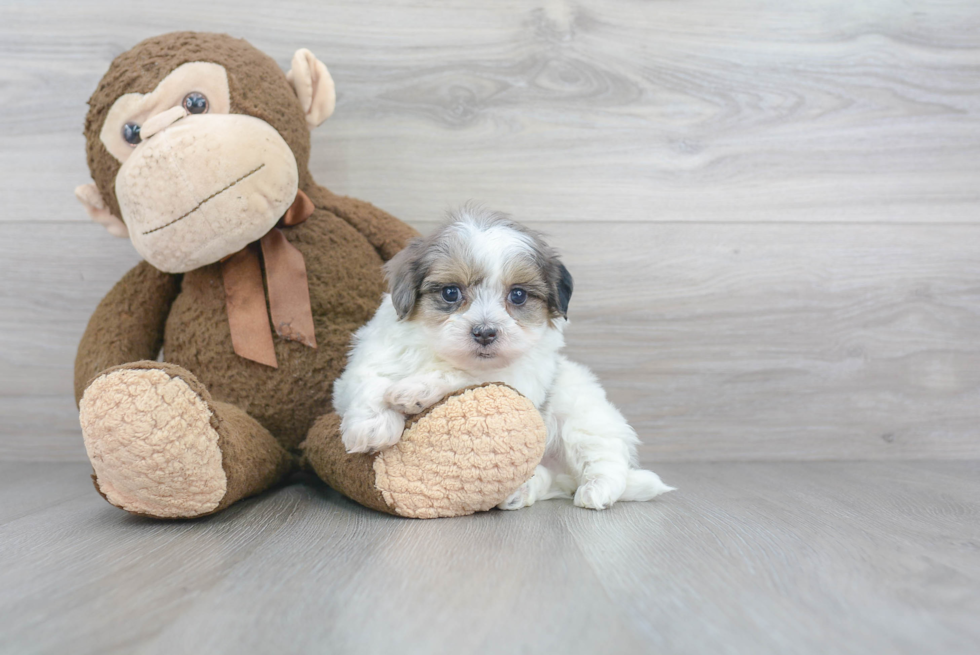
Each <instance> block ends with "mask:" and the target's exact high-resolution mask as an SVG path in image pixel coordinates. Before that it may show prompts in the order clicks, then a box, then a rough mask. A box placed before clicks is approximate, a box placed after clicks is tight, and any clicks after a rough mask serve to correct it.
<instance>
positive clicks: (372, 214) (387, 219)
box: [310, 187, 419, 261]
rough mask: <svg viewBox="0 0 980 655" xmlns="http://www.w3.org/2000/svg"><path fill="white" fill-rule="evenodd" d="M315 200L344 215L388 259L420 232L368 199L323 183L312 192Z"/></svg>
mask: <svg viewBox="0 0 980 655" xmlns="http://www.w3.org/2000/svg"><path fill="white" fill-rule="evenodd" d="M310 199H311V200H312V201H313V204H314V205H316V206H317V207H319V208H320V209H326V210H327V211H330V212H333V213H334V214H336V215H337V216H339V217H340V218H342V219H344V220H345V221H347V222H348V223H350V224H351V226H352V227H353V228H354V229H355V230H357V231H358V232H360V233H361V234H362V235H364V237H365V238H366V239H367V240H368V243H370V244H371V245H372V246H374V249H375V250H377V251H378V254H379V255H381V258H382V259H384V260H385V261H388V260H389V259H391V258H392V257H394V256H395V254H397V253H398V251H399V250H401V249H402V248H404V247H405V246H406V245H408V242H409V241H411V240H412V239H414V238H415V237H417V236H419V233H418V232H417V231H416V230H415V229H414V228H412V227H411V226H409V225H407V224H405V223H403V222H401V221H400V220H398V219H397V218H395V217H394V216H392V215H391V214H389V213H388V212H386V211H383V210H381V209H378V208H377V207H375V206H374V205H372V204H371V203H369V202H365V201H363V200H358V199H357V198H349V197H347V196H338V195H337V194H335V193H333V192H332V191H329V190H327V189H325V188H323V187H317V188H316V191H314V193H312V194H310Z"/></svg>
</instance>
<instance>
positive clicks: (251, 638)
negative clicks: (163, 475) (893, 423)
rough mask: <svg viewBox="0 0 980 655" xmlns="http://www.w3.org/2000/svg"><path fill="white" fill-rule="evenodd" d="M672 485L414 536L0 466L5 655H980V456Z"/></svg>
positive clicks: (340, 505)
mask: <svg viewBox="0 0 980 655" xmlns="http://www.w3.org/2000/svg"><path fill="white" fill-rule="evenodd" d="M658 470H659V471H660V473H661V474H662V475H663V477H664V479H665V480H667V481H668V482H670V483H672V484H674V485H677V486H678V487H679V491H677V492H674V493H672V494H669V495H668V496H665V497H663V498H662V499H661V500H659V501H654V502H650V503H644V504H637V503H633V504H623V505H618V506H616V507H614V508H613V509H612V510H611V511H607V512H600V513H597V512H592V511H587V510H581V509H578V508H575V507H572V506H571V505H570V504H569V503H567V502H564V501H549V502H545V503H541V504H539V505H537V506H535V507H532V508H530V509H528V510H522V511H519V512H510V513H507V512H496V511H495V512H490V513H486V514H482V515H477V516H473V517H467V518H460V519H445V520H437V521H412V520H403V519H396V518H393V517H389V516H386V515H382V514H378V513H375V512H372V511H370V510H366V509H363V508H361V507H357V506H355V505H352V504H351V503H350V502H348V501H346V500H345V499H343V498H341V497H339V496H338V495H337V494H336V493H334V492H332V491H330V490H329V489H327V488H325V487H322V486H314V485H312V484H294V485H291V486H288V487H285V488H282V489H279V490H276V491H274V492H271V493H269V494H267V495H265V496H262V497H260V498H257V499H253V500H250V501H246V502H244V503H241V504H239V505H237V506H235V507H233V508H232V509H230V510H228V511H226V512H224V513H222V514H220V515H217V516H214V517H212V518H209V519H203V520H198V521H190V522H177V523H173V522H158V521H152V520H148V519H140V518H136V517H132V516H129V515H127V514H125V513H124V512H121V511H119V510H117V509H115V508H113V507H111V506H110V505H108V504H107V503H105V502H104V501H103V500H102V499H101V498H100V497H99V496H97V495H96V493H95V491H94V490H93V489H92V488H91V485H90V484H89V480H88V469H87V466H86V465H85V464H77V463H43V464H42V463H38V464H16V465H12V464H5V465H0V563H2V564H0V652H2V653H5V654H6V653H11V654H14V653H16V654H18V655H23V654H27V653H72V654H73V655H82V654H85V653H99V654H100V655H107V654H110V653H136V652H139V653H166V654H168V655H172V654H180V653H195V654H198V653H236V654H246V653H399V654H400V653H444V652H445V653H508V654H510V653H639V652H649V653H705V654H709V653H710V654H711V655H717V654H719V653H752V654H753V655H757V654H765V653H778V654H780V655H785V654H788V653H813V654H821V655H823V654H826V653H835V654H841V653H868V654H874V655H879V654H883V653H944V655H950V654H954V653H964V654H967V653H969V654H975V653H977V652H980V621H978V620H977V619H978V616H980V462H977V461H963V462H936V461H923V462H877V463H872V462H807V463H788V462H781V463H747V462H742V463H686V464H685V463H670V464H664V465H661V466H659V467H658Z"/></svg>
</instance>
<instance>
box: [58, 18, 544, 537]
mask: <svg viewBox="0 0 980 655" xmlns="http://www.w3.org/2000/svg"><path fill="white" fill-rule="evenodd" d="M334 98H335V96H334V86H333V81H332V80H331V78H330V74H329V73H328V72H327V69H326V67H325V66H324V65H323V64H322V63H321V62H319V61H318V60H317V59H316V57H314V56H313V54H312V53H310V52H309V51H308V50H299V51H298V52H297V53H296V55H295V57H294V58H293V61H292V69H291V70H290V71H289V72H288V73H286V74H284V73H283V72H282V71H281V70H280V69H279V67H278V66H277V65H276V63H275V62H274V61H273V60H272V59H271V58H269V57H268V56H266V55H264V54H263V53H261V52H259V51H258V50H256V49H255V48H254V47H252V46H251V45H249V44H248V43H247V42H245V41H243V40H238V39H233V38H231V37H229V36H226V35H219V34H203V33H193V32H180V33H173V34H167V35H163V36H159V37H155V38H151V39H148V40H146V41H143V42H142V43H140V44H138V45H137V46H135V47H134V48H133V49H131V50H129V51H127V52H125V53H123V54H121V55H120V56H119V57H117V58H116V59H115V60H114V61H113V62H112V64H111V66H110V67H109V71H108V72H107V73H106V74H105V76H104V77H103V79H102V81H101V82H100V84H99V86H98V88H97V89H96V91H95V93H94V94H93V95H92V97H91V99H90V100H89V112H88V116H87V118H86V121H85V137H86V147H87V155H88V164H89V169H90V171H91V174H92V178H93V180H94V184H88V185H84V186H81V187H79V188H78V189H77V190H76V195H77V196H78V198H79V200H80V201H81V202H82V203H83V204H84V205H85V207H86V209H87V211H88V213H89V215H90V216H91V217H92V218H93V220H95V221H97V222H98V223H101V224H102V225H104V226H105V227H106V229H108V231H109V232H110V233H112V234H114V235H116V236H121V237H128V238H129V239H130V240H131V241H132V243H133V246H134V247H135V248H136V250H137V251H138V252H139V253H140V255H142V257H143V258H144V260H145V261H143V262H141V263H140V264H138V265H137V266H136V267H135V268H133V269H132V270H131V271H129V272H128V273H127V274H126V275H125V276H124V277H123V278H122V279H121V280H120V281H119V282H118V283H117V284H116V285H115V287H113V289H112V290H111V291H110V292H109V294H108V295H107V296H106V297H105V298H104V299H103V300H102V302H101V303H100V304H99V306H98V308H97V309H96V310H95V313H94V314H93V315H92V318H91V320H90V321H89V324H88V327H87V329H86V330H85V333H84V336H83V337H82V340H81V344H80V345H79V348H78V356H77V359H76V362H75V396H76V401H77V402H78V403H79V411H80V421H81V425H82V434H83V438H84V441H85V447H86V451H87V453H88V456H89V459H90V460H91V463H92V468H93V471H94V473H93V476H92V477H93V481H94V483H95V486H96V489H97V490H98V491H99V493H101V494H102V495H103V496H104V497H105V499H106V500H108V501H109V502H110V503H112V504H113V505H115V506H117V507H120V508H122V509H124V510H126V511H128V512H131V513H134V514H140V515H146V516H152V517H158V518H193V517H198V516H203V515H206V514H211V513H214V512H217V511H220V510H222V509H224V508H225V507H228V506H229V505H231V504H232V503H234V502H236V501H238V500H240V499H242V498H245V497H247V496H251V495H253V494H256V493H259V492H261V491H263V490H265V489H268V488H269V487H270V486H272V485H274V484H276V483H278V482H280V481H282V480H284V479H285V478H286V477H288V476H289V475H290V474H291V473H293V472H294V471H296V470H298V469H299V468H301V467H305V468H306V469H308V470H311V471H313V472H315V473H316V474H317V475H319V476H320V477H321V478H322V479H323V480H324V481H325V482H326V483H327V484H329V485H331V486H332V487H334V488H335V489H337V490H338V491H340V492H341V493H344V494H346V495H347V496H349V497H351V498H352V499H354V500H356V501H358V502H360V503H362V504H364V505H366V506H369V507H373V508H375V509H378V510H381V511H386V512H390V513H394V514H399V515H403V516H415V517H435V516H456V515H462V514H468V513H471V512H474V511H480V510H486V509H489V508H491V507H494V506H495V505H497V504H498V503H500V502H501V501H503V500H504V499H505V498H506V497H507V496H508V495H510V494H511V493H512V492H513V491H515V490H516V489H517V488H518V487H519V486H520V485H521V484H522V483H523V482H524V481H526V480H527V479H528V478H530V477H531V475H532V473H533V471H534V467H535V465H536V464H537V462H538V461H539V460H540V458H541V456H542V454H543V449H544V426H543V424H542V421H541V417H540V416H539V415H538V413H537V411H536V410H535V409H534V408H533V406H532V405H531V404H530V403H529V402H528V401H527V400H526V399H524V398H523V397H522V396H520V395H519V394H517V393H516V392H515V391H513V390H511V389H509V388H507V387H504V386H500V385H489V386H484V387H479V388H475V389H467V390H463V391H461V392H459V393H457V394H455V395H454V396H452V397H450V398H447V399H445V400H444V401H443V402H442V403H440V404H437V405H436V406H434V407H433V408H432V409H431V410H430V411H428V412H426V413H425V414H424V415H421V416H418V417H413V419H412V421H411V423H410V424H409V425H408V426H407V427H406V432H405V435H404V437H403V439H402V440H401V442H399V443H398V444H396V445H395V446H394V447H392V448H390V449H388V450H385V451H383V452H381V453H375V454H359V455H350V454H348V453H346V452H345V450H344V448H343V445H342V443H341V440H340V435H339V429H338V428H339V417H337V416H336V415H335V414H334V413H333V411H332V408H331V405H330V396H331V389H332V386H333V381H334V379H335V378H336V377H337V376H338V375H339V374H340V372H341V371H342V369H343V367H344V364H345V352H346V349H347V346H348V341H349V339H350V336H351V333H352V332H353V331H354V330H356V329H357V328H358V327H359V326H360V325H362V324H363V323H365V322H366V321H367V320H368V319H369V318H370V317H371V316H372V314H373V313H374V311H375V309H376V308H377V306H378V303H379V301H380V299H381V296H382V294H383V292H384V291H385V284H384V279H383V275H382V268H381V267H382V264H383V262H384V261H385V260H387V259H389V258H390V257H392V256H393V255H394V254H395V253H397V252H398V251H399V250H400V249H401V248H402V247H404V246H405V244H406V243H407V242H408V241H409V240H410V239H411V238H413V237H414V236H416V232H415V231H414V230H413V229H412V228H410V227H408V226H407V225H405V224H404V223H402V222H401V221H399V220H397V219H395V218H394V217H392V216H390V215H388V214H387V213H385V212H383V211H381V210H379V209H377V208H375V207H374V206H372V205H370V204H368V203H366V202H363V201H360V200H355V199H353V198H347V197H342V196H337V195H335V194H333V193H331V192H330V191H328V190H327V189H325V188H323V187H321V186H318V185H317V184H316V183H315V182H314V181H313V178H312V177H311V175H310V172H309V170H308V168H307V162H308V160H309V151H310V137H309V130H310V129H312V128H313V127H316V126H317V125H319V124H320V123H321V122H322V121H324V120H325V119H326V118H327V117H328V116H329V115H330V114H331V112H332V111H333V108H334ZM161 348H162V358H160V357H159V355H160V353H161Z"/></svg>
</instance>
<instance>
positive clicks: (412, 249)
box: [385, 237, 425, 319]
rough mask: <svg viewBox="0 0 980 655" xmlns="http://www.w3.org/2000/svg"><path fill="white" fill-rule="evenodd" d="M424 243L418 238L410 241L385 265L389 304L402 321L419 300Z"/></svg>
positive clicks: (422, 274)
mask: <svg viewBox="0 0 980 655" xmlns="http://www.w3.org/2000/svg"><path fill="white" fill-rule="evenodd" d="M423 252H425V242H424V240H423V239H422V238H421V237H419V238H415V239H412V240H411V241H410V242H409V243H408V245H407V246H405V248H404V249H403V250H402V251H401V252H399V253H398V254H397V255H395V256H394V257H392V258H391V259H390V260H388V263H387V264H385V277H386V278H387V279H388V291H389V292H390V293H391V303H392V304H393V305H394V306H395V311H396V312H397V313H398V318H399V319H403V318H405V317H406V316H408V315H409V314H411V313H412V309H413V308H414V307H415V303H416V302H417V301H418V299H419V289H420V288H421V287H422V282H423V281H424V280H425V270H424V268H423V265H422V253H423Z"/></svg>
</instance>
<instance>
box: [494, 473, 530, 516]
mask: <svg viewBox="0 0 980 655" xmlns="http://www.w3.org/2000/svg"><path fill="white" fill-rule="evenodd" d="M535 500H537V498H535V493H534V485H532V484H531V480H528V481H527V482H525V483H524V484H522V485H521V486H520V488H519V489H518V490H517V491H515V492H514V493H512V494H511V495H510V496H508V497H507V500H505V501H504V502H502V503H500V504H499V505H497V509H506V510H512V509H524V508H525V507H530V506H531V505H533V504H534V501H535Z"/></svg>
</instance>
